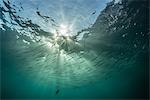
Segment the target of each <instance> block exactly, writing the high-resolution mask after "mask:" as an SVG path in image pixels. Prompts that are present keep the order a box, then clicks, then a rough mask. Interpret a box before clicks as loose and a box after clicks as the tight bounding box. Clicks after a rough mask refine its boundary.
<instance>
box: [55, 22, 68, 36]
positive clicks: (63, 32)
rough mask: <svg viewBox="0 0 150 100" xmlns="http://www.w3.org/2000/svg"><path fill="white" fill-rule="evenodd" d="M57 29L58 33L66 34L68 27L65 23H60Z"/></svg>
mask: <svg viewBox="0 0 150 100" xmlns="http://www.w3.org/2000/svg"><path fill="white" fill-rule="evenodd" d="M58 31H59V33H60V34H61V35H63V36H68V31H69V28H68V26H67V25H65V24H61V25H60V28H59V30H58Z"/></svg>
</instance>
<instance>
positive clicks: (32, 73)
mask: <svg viewBox="0 0 150 100" xmlns="http://www.w3.org/2000/svg"><path fill="white" fill-rule="evenodd" d="M123 1H124V3H122V4H120V5H119V4H113V5H114V6H112V5H107V6H106V8H105V9H104V10H103V11H102V12H101V14H100V15H99V16H98V17H97V19H96V21H95V22H94V24H93V25H92V26H91V27H89V28H87V29H83V32H84V31H88V33H87V34H86V33H85V35H84V36H85V37H83V38H82V39H81V40H79V41H77V42H75V41H74V40H73V39H72V38H73V37H70V39H69V40H66V42H64V40H65V39H64V38H63V39H62V40H58V42H57V41H56V42H57V43H56V44H57V45H54V46H53V41H54V39H53V38H52V36H51V35H52V34H50V33H48V32H45V31H43V30H42V29H41V30H40V31H39V30H38V28H37V27H36V25H35V24H33V23H30V24H31V26H30V25H29V26H27V27H29V28H33V27H32V25H33V26H34V28H33V30H35V31H36V32H37V33H39V35H38V34H36V32H35V34H34V33H33V34H30V36H31V35H33V36H35V37H34V38H32V39H31V38H29V37H28V36H27V35H26V34H27V33H28V32H27V33H23V34H22V33H21V32H20V33H19V32H17V31H16V30H17V28H16V29H11V27H10V26H9V25H8V24H7V23H4V24H2V27H1V28H0V34H1V38H0V39H1V98H2V99H52V98H53V99H54V98H62V99H71V98H72V99H104V98H105V99H120V98H148V89H149V86H148V85H149V82H148V79H149V49H148V47H149V33H148V32H149V30H148V27H149V26H148V19H149V18H148V4H147V1H142V2H137V1H136V0H135V1H134V0H133V1H131V2H128V1H126V0H123ZM122 6H123V7H124V8H123V9H121V10H120V12H121V15H118V14H119V13H117V11H118V10H116V8H117V7H122ZM0 7H1V9H0V11H1V21H3V22H4V19H5V17H4V16H3V15H2V13H7V12H5V11H4V10H3V9H2V6H0ZM111 10H113V11H114V12H113V11H112V12H111ZM115 10H116V11H115ZM105 14H106V15H105ZM107 14H108V16H107ZM109 15H110V16H118V17H117V19H115V17H109ZM6 19H7V18H6ZM18 19H19V18H18ZM114 20H117V21H116V22H113V21H114ZM23 21H24V22H26V21H25V20H23ZM16 22H17V21H16ZM20 22H21V21H20ZM111 22H112V23H113V24H112V25H109V24H110V23H111ZM26 23H27V22H26ZM22 25H24V24H22ZM25 25H27V24H25ZM21 27H23V26H21ZM36 28H37V30H38V31H37V30H36ZM23 29H24V28H23ZM24 30H25V29H24ZM79 33H80V32H79ZM81 33H82V31H81ZM19 34H22V35H19ZM86 35H87V37H86ZM16 36H19V38H17V39H16ZM38 37H39V38H40V40H39V41H38V40H37V41H36V39H38ZM79 37H80V35H79ZM33 40H34V41H35V42H33ZM51 41H52V42H51ZM51 43H52V44H51ZM61 43H64V44H63V45H62V44H61ZM72 48H73V50H72ZM56 92H58V93H56Z"/></svg>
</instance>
